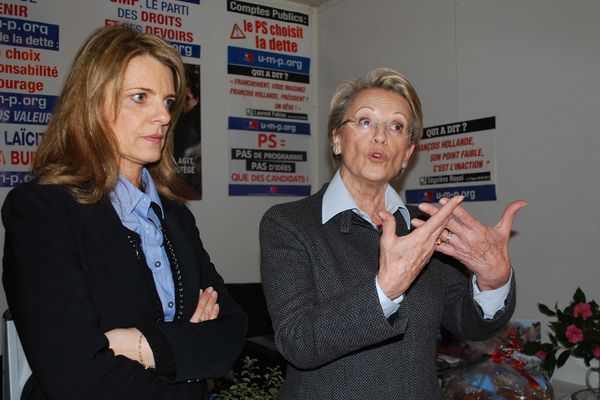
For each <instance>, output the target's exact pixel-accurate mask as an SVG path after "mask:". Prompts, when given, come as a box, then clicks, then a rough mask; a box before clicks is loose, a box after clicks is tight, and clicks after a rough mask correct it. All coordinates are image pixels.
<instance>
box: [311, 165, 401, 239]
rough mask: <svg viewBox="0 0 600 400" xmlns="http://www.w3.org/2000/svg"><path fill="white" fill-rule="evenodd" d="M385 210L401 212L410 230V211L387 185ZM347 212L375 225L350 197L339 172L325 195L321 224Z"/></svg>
mask: <svg viewBox="0 0 600 400" xmlns="http://www.w3.org/2000/svg"><path fill="white" fill-rule="evenodd" d="M385 209H386V210H387V211H389V212H390V213H392V214H394V213H395V212H396V211H398V210H400V213H401V214H402V217H403V218H404V221H405V222H406V227H407V228H408V229H410V214H409V213H408V209H407V208H406V206H405V205H404V202H403V201H402V199H401V198H400V196H399V195H398V193H396V191H395V190H394V189H393V188H392V187H391V186H390V185H387V187H386V189H385ZM346 210H352V211H353V212H355V213H357V214H358V215H360V216H361V217H363V218H364V219H365V220H367V221H369V222H370V223H371V224H373V221H371V218H370V217H369V214H367V213H366V212H364V211H363V210H361V209H360V208H358V206H357V205H356V202H355V201H354V199H353V198H352V196H351V195H350V192H348V189H347V188H346V185H345V184H344V181H343V180H342V177H341V175H340V171H339V170H338V171H337V172H336V173H335V176H334V177H333V179H332V180H331V182H330V183H329V186H328V187H327V190H325V193H324V194H323V207H322V209H321V223H323V224H325V223H326V222H327V221H329V220H330V219H331V218H333V217H334V216H336V215H337V214H339V213H341V212H343V211H346Z"/></svg>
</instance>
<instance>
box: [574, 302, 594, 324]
mask: <svg viewBox="0 0 600 400" xmlns="http://www.w3.org/2000/svg"><path fill="white" fill-rule="evenodd" d="M580 315H581V318H583V320H584V321H585V320H586V319H588V318H589V317H591V316H592V309H591V306H590V303H579V304H576V305H575V307H574V308H573V317H575V318H577V317H578V316H580Z"/></svg>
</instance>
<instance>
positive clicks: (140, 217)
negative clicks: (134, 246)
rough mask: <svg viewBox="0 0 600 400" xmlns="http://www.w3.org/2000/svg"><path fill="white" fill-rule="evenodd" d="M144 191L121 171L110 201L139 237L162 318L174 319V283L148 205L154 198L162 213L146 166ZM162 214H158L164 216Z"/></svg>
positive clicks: (158, 227)
mask: <svg viewBox="0 0 600 400" xmlns="http://www.w3.org/2000/svg"><path fill="white" fill-rule="evenodd" d="M141 183H142V187H143V188H144V191H143V192H142V191H141V190H140V189H138V188H137V187H135V186H134V185H133V184H132V183H131V182H130V181H129V180H128V179H127V178H125V177H124V176H123V175H119V181H118V182H117V186H116V187H115V190H114V191H113V192H112V193H111V194H110V201H111V203H112V205H113V207H114V208H115V210H116V211H117V214H118V215H119V218H120V219H121V223H122V224H123V226H125V227H126V228H127V229H129V230H131V231H133V232H135V233H137V234H138V235H139V236H140V238H141V241H142V244H141V246H142V251H143V252H144V256H145V257H146V264H147V265H148V268H150V271H151V272H152V277H153V278H154V285H155V286H156V291H157V292H158V297H160V301H161V303H162V308H163V312H164V314H165V321H173V317H174V315H175V286H174V284H173V275H172V274H171V265H170V263H169V258H168V257H167V253H166V251H165V247H164V246H163V241H164V238H163V234H162V231H161V225H160V218H159V216H158V215H156V213H155V212H154V209H152V208H151V207H150V205H151V204H152V203H153V202H154V203H156V204H157V205H158V206H159V208H160V212H161V214H163V215H164V212H163V208H162V203H161V202H160V197H159V196H158V191H157V190H156V186H155V185H154V182H153V181H152V177H151V176H150V173H149V172H148V170H146V168H144V169H142V178H141ZM163 215H161V217H162V216H163Z"/></svg>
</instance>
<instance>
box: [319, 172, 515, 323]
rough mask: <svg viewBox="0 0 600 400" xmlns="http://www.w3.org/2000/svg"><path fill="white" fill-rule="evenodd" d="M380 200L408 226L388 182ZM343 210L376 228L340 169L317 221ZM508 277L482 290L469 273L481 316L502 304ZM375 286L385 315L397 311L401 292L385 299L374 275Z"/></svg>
mask: <svg viewBox="0 0 600 400" xmlns="http://www.w3.org/2000/svg"><path fill="white" fill-rule="evenodd" d="M384 199H385V200H384V201H385V209H386V210H387V211H388V212H390V213H392V214H394V213H395V212H396V211H398V210H399V211H400V214H402V217H403V219H404V222H405V223H406V226H407V228H408V229H410V214H409V212H408V209H407V208H406V206H405V205H404V202H403V201H402V199H401V198H400V196H399V195H398V193H396V191H395V190H394V189H393V188H392V187H391V186H390V185H388V186H387V188H386V189H385V195H384ZM346 210H352V211H353V212H354V213H356V214H358V215H359V216H360V217H362V218H363V219H364V220H366V221H368V222H369V223H370V224H371V225H373V228H375V229H377V227H376V226H375V224H374V223H373V221H371V217H370V216H369V214H367V213H366V212H364V211H363V210H361V209H360V208H358V206H357V205H356V202H355V201H354V199H353V198H352V196H351V195H350V192H348V189H347V188H346V185H344V181H343V180H342V177H341V175H340V171H339V170H338V171H337V172H336V174H335V176H334V177H333V179H332V180H331V182H330V183H329V186H327V190H325V193H324V194H323V208H322V210H321V222H322V223H323V224H325V223H326V222H327V221H329V220H330V219H331V218H333V217H334V216H336V215H337V214H339V213H341V212H344V211H346ZM511 279H512V271H511V277H510V279H509V280H508V282H507V283H506V284H505V285H504V286H502V287H500V288H498V289H495V290H487V291H484V292H482V291H480V290H479V288H478V287H477V282H476V278H475V276H473V279H472V285H473V299H474V300H475V301H476V302H477V303H478V304H479V306H480V307H481V310H482V311H483V315H484V318H486V319H491V318H493V317H494V315H495V314H496V312H498V311H499V310H501V309H502V308H503V307H504V301H505V300H506V296H507V295H508V292H509V291H510V281H511ZM375 288H376V290H377V295H378V297H379V303H380V304H381V308H382V310H383V313H384V315H385V316H386V317H389V316H390V315H392V314H393V313H395V312H396V310H398V307H399V305H400V303H401V302H402V300H403V299H404V295H400V297H398V298H396V299H389V298H388V297H387V296H386V295H385V293H384V292H383V290H382V289H381V287H380V286H379V282H377V278H375Z"/></svg>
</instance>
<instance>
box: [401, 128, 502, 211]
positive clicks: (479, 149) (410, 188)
mask: <svg viewBox="0 0 600 400" xmlns="http://www.w3.org/2000/svg"><path fill="white" fill-rule="evenodd" d="M495 129H496V117H486V118H480V119H474V120H470V121H460V122H452V123H447V124H444V125H438V126H432V127H429V128H425V129H424V130H423V138H422V139H421V141H420V142H419V143H418V144H417V147H416V149H415V155H416V159H417V161H416V163H415V165H414V166H413V167H412V168H411V170H410V172H409V173H408V174H407V176H406V178H405V184H404V187H405V188H406V189H405V193H404V195H405V199H406V202H407V203H413V204H414V203H423V202H425V203H432V202H437V201H439V200H440V199H441V198H442V197H452V196H455V195H462V196H464V197H465V199H464V201H490V200H496V183H495V180H496V178H495V165H496V151H495V135H496V132H495ZM413 157H414V156H413Z"/></svg>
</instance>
